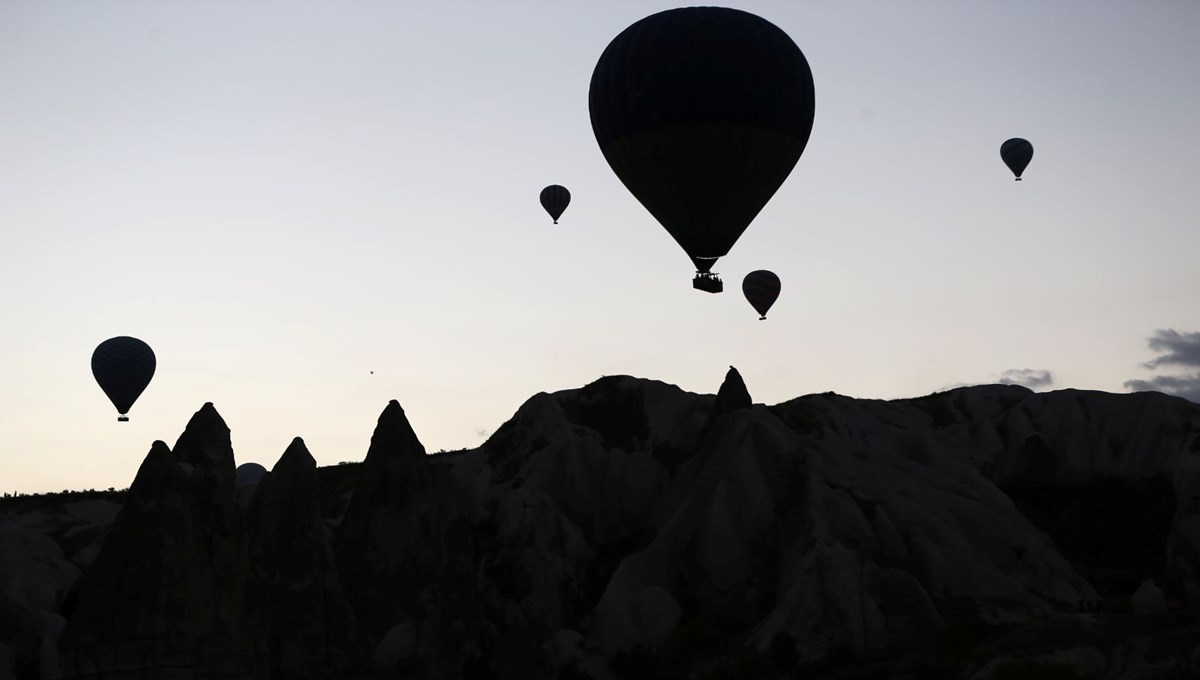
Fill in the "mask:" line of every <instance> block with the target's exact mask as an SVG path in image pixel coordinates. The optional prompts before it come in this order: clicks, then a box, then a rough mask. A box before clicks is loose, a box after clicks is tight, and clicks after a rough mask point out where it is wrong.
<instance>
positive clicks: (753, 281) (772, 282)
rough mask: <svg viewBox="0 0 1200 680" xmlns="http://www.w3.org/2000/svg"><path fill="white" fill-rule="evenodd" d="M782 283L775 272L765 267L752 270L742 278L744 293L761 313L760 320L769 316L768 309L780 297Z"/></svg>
mask: <svg viewBox="0 0 1200 680" xmlns="http://www.w3.org/2000/svg"><path fill="white" fill-rule="evenodd" d="M780 288H781V285H780V283H779V277H778V276H776V275H775V272H769V271H767V270H765V269H759V270H758V271H753V272H750V273H749V274H746V278H744V279H742V294H743V295H745V296H746V299H747V300H749V301H750V306H752V307H754V311H756V312H758V314H759V317H758V319H759V321H764V320H766V318H767V310H768V309H770V308H771V305H773V304H775V301H776V300H778V299H779V290H780Z"/></svg>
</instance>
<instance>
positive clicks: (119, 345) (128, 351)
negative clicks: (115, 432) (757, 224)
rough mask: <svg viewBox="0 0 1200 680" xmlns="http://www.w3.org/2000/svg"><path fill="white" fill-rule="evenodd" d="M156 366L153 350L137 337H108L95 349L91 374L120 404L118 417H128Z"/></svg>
mask: <svg viewBox="0 0 1200 680" xmlns="http://www.w3.org/2000/svg"><path fill="white" fill-rule="evenodd" d="M155 366H156V363H155V359H154V350H152V349H150V345H147V344H146V343H144V342H142V341H141V340H138V339H137V338H131V337H127V336H120V337H116V338H109V339H108V340H105V341H104V342H102V343H100V345H99V346H98V347H96V351H95V352H92V375H93V376H95V378H96V382H97V383H99V384H100V389H102V390H104V393H105V394H106V395H108V398H109V400H110V401H112V403H113V406H116V407H117V413H119V414H120V415H121V417H120V418H118V420H128V418H125V417H124V416H125V414H126V413H129V409H130V408H131V407H132V406H133V402H135V401H137V398H138V397H139V396H141V394H142V391H143V390H145V389H146V386H147V385H149V384H150V379H151V378H153V377H154V368H155Z"/></svg>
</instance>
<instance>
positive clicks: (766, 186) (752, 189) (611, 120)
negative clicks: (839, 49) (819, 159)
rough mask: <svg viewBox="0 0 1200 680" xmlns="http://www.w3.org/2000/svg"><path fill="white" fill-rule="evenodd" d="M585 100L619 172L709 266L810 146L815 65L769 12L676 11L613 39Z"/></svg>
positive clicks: (700, 265)
mask: <svg viewBox="0 0 1200 680" xmlns="http://www.w3.org/2000/svg"><path fill="white" fill-rule="evenodd" d="M588 109H589V111H590V112H591V118H592V131H593V132H594V133H595V134H596V141H597V142H598V143H599V145H600V150H601V151H602V152H603V153H604V158H605V159H606V160H608V164H609V165H610V166H612V169H613V172H615V173H616V175H617V177H618V178H620V180H621V182H623V183H624V184H625V186H626V187H627V188H628V189H629V191H630V192H631V193H632V194H633V195H634V197H635V198H637V200H638V201H640V202H641V203H642V205H643V206H645V207H646V209H647V210H649V211H650V214H652V215H653V216H654V217H655V219H657V220H658V221H659V222H660V223H662V225H663V227H664V228H666V230H667V232H668V233H669V234H671V237H672V238H674V239H675V241H676V242H678V243H679V245H680V246H682V247H683V250H684V252H686V253H687V255H688V257H690V258H691V260H692V262H693V263H694V264H695V265H696V269H697V271H699V272H701V273H704V272H708V271H709V270H710V269H712V266H713V264H714V263H715V261H716V259H717V258H719V257H722V256H724V255H726V254H728V253H729V249H730V248H731V247H733V244H734V243H735V242H736V241H737V240H738V237H740V236H741V235H742V232H744V231H745V230H746V227H748V226H749V225H750V222H751V221H753V220H754V218H755V216H756V215H758V213H759V211H760V210H762V208H763V206H764V205H766V203H767V201H769V200H770V199H771V197H772V196H773V195H774V194H775V192H776V190H778V189H779V187H780V185H782V184H783V181H784V180H785V179H787V176H788V174H789V173H790V172H791V171H792V168H793V167H794V166H795V165H796V161H797V160H798V159H799V158H800V154H801V153H802V152H803V151H804V147H805V145H806V144H807V143H808V136H809V133H810V132H811V131H812V123H813V110H814V92H813V80H812V71H811V70H810V69H809V67H808V61H807V60H806V59H805V58H804V54H803V53H802V52H801V51H800V48H799V47H797V46H796V43H794V42H792V39H791V38H789V37H788V35H787V34H786V33H784V32H783V31H782V30H780V29H779V28H778V27H776V26H775V25H774V24H772V23H770V22H769V21H766V20H765V19H762V18H760V17H757V16H755V15H753V14H749V13H747V12H743V11H741V10H735V9H725V8H721V7H688V8H683V9H673V10H668V11H665V12H660V13H658V14H653V15H651V16H648V17H646V18H645V19H642V20H641V21H638V22H637V23H634V24H633V25H632V26H630V27H629V28H626V29H625V30H624V31H622V32H621V33H620V35H618V36H617V37H616V38H614V39H613V41H612V42H611V43H609V45H608V47H607V48H605V50H604V53H603V54H601V55H600V60H599V61H598V62H597V63H596V69H595V71H593V72H592V82H591V89H590V90H589V92H588ZM697 287H699V286H697ZM713 292H716V291H715V290H714V291H713Z"/></svg>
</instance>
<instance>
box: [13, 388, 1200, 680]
mask: <svg viewBox="0 0 1200 680" xmlns="http://www.w3.org/2000/svg"><path fill="white" fill-rule="evenodd" d="M1198 453H1200V406H1197V405H1195V404H1192V403H1190V402H1187V401H1184V400H1182V399H1177V398H1173V397H1167V396H1164V395H1161V394H1156V393H1140V394H1126V395H1117V394H1107V393H1102V392H1080V391H1075V390H1063V391H1058V392H1050V393H1041V394H1035V393H1033V392H1031V391H1029V390H1027V389H1025V388H1022V387H1016V386H1005V385H989V386H978V387H968V388H961V389H956V390H951V391H948V392H942V393H938V394H934V395H930V396H927V397H922V398H919V399H907V400H896V401H886V402H885V401H872V400H856V399H851V398H848V397H842V396H839V395H836V394H821V395H810V396H805V397H801V398H798V399H794V400H792V401H789V402H785V403H782V404H777V405H775V406H763V405H753V404H752V400H751V397H750V395H749V393H748V392H747V390H746V387H745V385H744V384H743V383H742V379H741V377H740V376H739V375H738V374H737V372H736V371H733V370H731V371H730V372H729V374H728V375H727V376H726V379H725V382H724V384H723V385H722V386H721V390H720V392H719V394H718V395H716V396H713V395H696V394H691V393H687V392H684V391H682V390H680V389H678V388H676V387H674V386H671V385H667V384H664V383H660V382H654V381H649V380H641V379H637V378H631V377H624V376H618V377H606V378H602V379H601V380H598V381H596V382H594V383H591V384H590V385H587V386H586V387H583V388H581V389H575V390H567V391H563V392H558V393H555V394H545V393H542V394H538V395H535V396H534V397H532V398H531V399H529V400H528V401H527V402H526V403H525V404H524V405H522V406H521V408H520V409H519V410H518V411H517V413H516V414H515V415H514V416H513V417H512V419H511V420H509V421H508V422H507V423H505V424H504V425H503V426H502V427H500V429H499V430H498V431H497V432H496V433H495V434H494V435H493V436H492V437H491V438H490V439H489V440H488V441H487V442H486V443H485V444H484V445H483V446H481V447H480V448H478V449H475V450H468V451H460V452H452V453H444V454H436V455H427V454H426V452H425V449H424V447H423V446H422V445H421V443H420V442H419V441H418V440H417V437H416V435H415V434H414V433H413V430H412V428H411V427H410V426H409V423H408V420H407V419H406V417H405V414H404V411H403V409H401V407H400V405H399V404H397V403H396V402H391V403H390V404H388V406H387V408H385V409H384V411H383V413H382V415H381V416H380V418H379V424H378V426H377V428H376V430H375V434H374V436H373V437H372V440H371V446H370V449H369V451H368V452H367V455H366V458H365V460H364V461H363V462H362V463H358V464H348V465H339V466H333V467H327V468H317V467H316V465H315V463H314V460H313V458H312V456H311V455H310V454H309V452H308V450H307V449H306V448H305V446H304V443H303V441H301V440H300V439H296V440H295V441H293V442H292V443H291V445H290V446H289V447H287V450H286V451H285V452H284V453H283V455H282V457H281V458H280V459H279V461H278V462H277V463H275V465H274V467H273V469H272V470H271V472H270V473H269V474H267V475H265V476H263V477H262V478H261V480H257V481H251V480H243V483H241V484H239V483H237V479H236V477H235V463H234V452H233V450H232V448H231V446H230V436H229V429H228V428H227V427H226V424H225V422H224V421H223V420H222V419H221V417H220V415H219V414H218V413H217V411H216V409H215V408H214V407H213V406H212V405H211V404H206V405H205V406H204V407H203V408H201V409H200V410H199V411H198V412H197V413H196V414H195V416H194V417H193V418H192V420H191V422H190V423H189V424H188V426H187V429H186V430H185V432H184V433H183V434H182V435H181V436H180V437H179V439H178V441H177V442H176V443H175V445H174V446H173V447H170V448H168V447H167V445H166V444H164V443H163V442H155V443H154V445H153V446H152V447H151V449H150V452H149V453H148V454H147V456H146V459H145V461H144V462H143V463H142V466H141V468H140V469H139V471H138V474H137V477H136V478H135V479H134V480H133V482H132V485H131V487H130V488H129V489H128V490H127V491H115V490H114V491H108V492H93V493H89V494H55V495H43V496H36V497H21V498H9V499H3V500H0V679H6V678H14V677H15V678H22V679H25V678H30V679H32V678H58V677H63V678H88V679H92V678H95V679H101V678H103V679H105V680H118V679H120V680H131V679H135V678H136V679H143V678H144V679H146V680H172V679H184V678H385V677H387V678H392V677H403V678H460V677H461V678H493V677H495V678H588V677H591V678H597V679H605V678H913V679H917V678H921V679H926V678H981V679H985V678H993V679H996V680H1000V679H1005V678H1014V679H1015V678H1022V679H1037V678H1055V679H1058V678H1063V679H1065V678H1178V679H1184V678H1196V677H1200V651H1198V649H1197V647H1198V641H1200V583H1198V580H1197V571H1198V570H1200V500H1198V496H1200V473H1198V471H1200V455H1198Z"/></svg>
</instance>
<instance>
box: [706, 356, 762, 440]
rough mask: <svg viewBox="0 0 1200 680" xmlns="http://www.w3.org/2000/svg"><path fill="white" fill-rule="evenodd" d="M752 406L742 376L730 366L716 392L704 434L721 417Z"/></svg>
mask: <svg viewBox="0 0 1200 680" xmlns="http://www.w3.org/2000/svg"><path fill="white" fill-rule="evenodd" d="M753 406H754V401H753V400H752V399H751V398H750V392H749V391H748V390H747V389H746V383H745V382H744V381H743V380H742V374H741V373H738V370H737V369H736V368H734V367H733V366H730V367H729V372H728V373H726V374H725V382H723V383H721V389H720V390H719V391H718V392H717V399H716V401H714V402H713V407H712V411H711V412H709V414H708V422H707V423H706V424H705V425H704V430H705V432H707V431H709V430H711V429H712V427H713V425H715V424H716V422H717V421H718V420H720V419H721V416H724V415H726V414H729V413H733V412H734V411H736V410H738V409H742V408H751V407H753Z"/></svg>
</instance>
